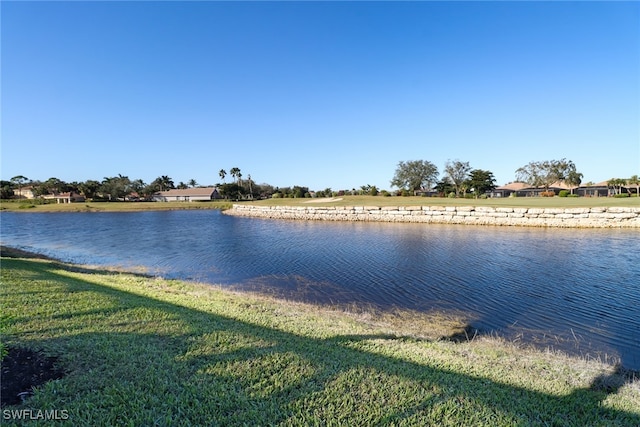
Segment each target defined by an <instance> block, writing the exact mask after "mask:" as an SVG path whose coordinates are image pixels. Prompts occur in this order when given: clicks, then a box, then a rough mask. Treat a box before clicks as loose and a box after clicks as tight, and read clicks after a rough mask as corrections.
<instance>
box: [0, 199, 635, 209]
mask: <svg viewBox="0 0 640 427" xmlns="http://www.w3.org/2000/svg"><path fill="white" fill-rule="evenodd" d="M233 203H234V202H229V201H212V202H191V203H189V202H84V203H59V204H58V203H51V204H34V203H33V202H32V201H29V200H23V201H2V203H0V211H14V212H122V211H123V212H134V211H144V210H172V209H228V208H230V207H231V205H232V204H233ZM239 203H250V204H256V205H262V206H415V205H428V206H493V207H500V206H504V207H533V208H547V207H549V208H557V207H563V208H576V207H603V206H604V207H606V206H621V207H627V206H628V207H631V206H635V207H640V198H638V197H628V198H614V197H513V198H512V197H506V198H503V199H498V198H494V199H477V200H476V199H450V198H446V197H397V196H393V197H383V196H375V197H374V196H342V197H338V198H333V199H267V200H256V201H252V202H248V201H243V202H239Z"/></svg>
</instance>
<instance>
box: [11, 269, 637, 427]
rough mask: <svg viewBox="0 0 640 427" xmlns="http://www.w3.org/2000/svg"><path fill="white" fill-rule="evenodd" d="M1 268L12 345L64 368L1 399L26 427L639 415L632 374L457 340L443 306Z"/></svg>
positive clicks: (510, 421) (485, 340) (531, 420)
mask: <svg viewBox="0 0 640 427" xmlns="http://www.w3.org/2000/svg"><path fill="white" fill-rule="evenodd" d="M1 262H2V269H1V274H2V276H1V279H2V281H1V286H0V303H1V305H2V307H1V310H0V313H1V318H0V328H1V333H2V336H1V338H2V341H1V342H2V343H3V346H4V348H5V349H6V348H10V349H16V348H22V349H31V350H36V351H42V353H43V354H45V355H47V356H55V357H56V358H57V359H56V367H57V368H58V369H61V370H62V371H64V376H63V377H62V378H60V379H56V380H52V381H49V382H47V383H45V384H43V385H41V386H40V387H37V388H36V390H35V393H34V394H33V396H32V397H29V398H28V399H27V400H26V401H25V402H24V403H22V404H19V405H14V406H4V407H3V408H2V409H3V410H2V411H0V416H2V417H3V420H2V425H5V426H8V425H25V423H24V422H23V421H16V420H11V419H8V418H10V415H11V413H12V412H11V410H13V411H18V410H21V409H30V410H32V412H30V414H37V411H38V410H42V411H47V410H49V411H51V410H58V411H65V412H64V413H63V414H66V417H67V418H68V419H66V420H62V421H60V424H61V425H70V426H118V425H122V426H125V425H127V426H128V425H131V426H141V425H146V426H150V425H161V426H189V425H225V426H226V425H231V426H233V425H283V426H287V425H354V426H356V425H357V426H360V425H416V426H425V425H438V426H440V425H452V426H460V425H474V426H482V425H486V426H514V425H522V426H524V425H527V426H528V425H558V426H560V425H562V426H567V425H575V426H585V425H590V426H596V425H602V426H610V425H628V426H637V425H640V380H639V379H637V378H635V379H634V378H633V375H632V374H630V373H628V372H627V373H624V372H620V371H619V370H616V369H615V368H614V367H612V366H609V365H606V364H603V363H600V362H598V361H593V360H591V361H587V360H583V359H577V358H570V357H567V356H564V355H561V354H557V353H552V352H545V351H536V350H533V349H530V348H524V347H522V346H517V345H515V344H512V343H508V342H504V341H502V340H499V339H496V338H489V337H475V338H473V339H469V340H466V339H463V340H462V341H461V342H456V341H455V340H451V339H447V338H446V337H447V336H453V335H457V336H460V331H461V329H462V328H463V327H464V324H463V323H460V322H458V321H457V320H456V319H454V318H449V317H446V316H443V315H435V314H434V315H419V314H417V313H394V314H388V315H384V314H375V313H367V312H355V311H349V310H345V309H338V308H336V307H333V308H332V307H318V306H312V305H305V304H300V303H293V302H287V301H281V300H275V299H270V298H266V297H261V296H256V295H251V294H240V293H233V292H229V291H226V290H223V289H220V288H219V287H215V286H207V285H200V284H192V283H185V282H180V281H167V280H163V279H160V278H150V277H144V276H139V275H133V274H126V273H116V272H107V271H98V270H90V269H86V268H82V267H78V266H71V265H66V264H61V263H58V262H55V261H50V260H37V259H26V258H19V259H16V258H6V257H4V258H2V260H1ZM3 370H4V365H3ZM623 374H624V375H623ZM3 375H4V374H3ZM3 381H5V378H3ZM7 411H9V412H7ZM18 413H19V412H18ZM27 424H28V423H27ZM32 424H33V425H42V421H33V422H32Z"/></svg>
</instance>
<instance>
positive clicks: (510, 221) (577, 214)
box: [224, 204, 640, 228]
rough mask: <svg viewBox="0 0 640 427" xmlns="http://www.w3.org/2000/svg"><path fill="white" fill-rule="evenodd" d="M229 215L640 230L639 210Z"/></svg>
mask: <svg viewBox="0 0 640 427" xmlns="http://www.w3.org/2000/svg"><path fill="white" fill-rule="evenodd" d="M224 213H225V214H229V215H237V216H250V217H259V218H274V219H296V220H320V221H377V222H416V223H427V224H469V225H505V226H526V227H567V228H640V206H639V207H624V208H623V207H608V208H606V207H597V208H506V207H504V208H503V207H500V208H498V207H482V206H476V207H474V206H446V207H445V206H394V207H391V206H383V207H378V206H331V207H325V206H254V205H240V204H236V205H233V208H232V209H229V210H226V211H224Z"/></svg>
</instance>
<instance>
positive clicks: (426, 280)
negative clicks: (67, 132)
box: [0, 210, 640, 369]
mask: <svg viewBox="0 0 640 427" xmlns="http://www.w3.org/2000/svg"><path fill="white" fill-rule="evenodd" d="M0 225H1V234H0V236H1V239H2V244H4V245H9V246H15V247H19V248H22V249H26V250H31V251H34V252H38V253H42V254H46V255H50V256H54V257H57V258H59V259H62V260H65V261H70V262H75V263H82V264H92V265H105V266H106V265H110V266H119V267H123V268H126V269H133V270H141V269H142V270H144V271H146V272H148V273H152V274H157V275H161V276H163V277H167V278H179V279H187V280H194V281H201V282H207V283H213V284H222V285H226V286H230V287H231V286H232V287H235V288H239V289H250V290H259V291H262V292H268V293H271V294H275V295H278V296H284V297H287V298H292V299H299V300H304V301H309V302H319V303H331V304H350V303H356V304H370V305H374V306H377V307H379V308H383V309H384V308H390V307H401V308H409V309H415V310H421V311H431V310H451V311H455V312H456V313H458V312H463V313H465V314H466V316H468V319H469V322H470V324H471V325H472V326H473V327H474V328H477V329H479V330H480V331H481V332H482V333H495V334H498V335H503V336H506V337H507V338H518V339H521V340H524V341H527V342H530V343H535V344H537V345H540V346H543V347H547V346H552V347H554V348H560V349H562V350H564V351H568V352H570V353H575V354H581V355H586V356H590V357H599V358H603V359H604V358H605V355H609V356H613V357H618V358H620V360H621V361H622V364H623V365H624V366H625V367H628V368H631V369H640V232H639V231H638V230H593V229H585V230H581V229H538V228H519V227H474V226H449V225H435V224H433V225H425V224H387V223H352V222H303V221H277V220H266V219H256V218H239V217H232V216H227V215H223V214H221V213H220V212H218V211H211V210H197V211H156V212H135V213H46V214H40V213H10V212H3V213H2V214H0Z"/></svg>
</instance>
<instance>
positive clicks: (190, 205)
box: [0, 200, 231, 212]
mask: <svg viewBox="0 0 640 427" xmlns="http://www.w3.org/2000/svg"><path fill="white" fill-rule="evenodd" d="M230 207H231V203H230V202H226V201H218V200H216V201H211V202H82V203H44V204H38V203H33V201H32V200H21V201H16V200H11V201H7V200H3V201H2V203H0V210H3V211H13V212H136V211H148V210H175V209H227V208H230Z"/></svg>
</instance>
